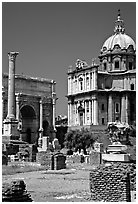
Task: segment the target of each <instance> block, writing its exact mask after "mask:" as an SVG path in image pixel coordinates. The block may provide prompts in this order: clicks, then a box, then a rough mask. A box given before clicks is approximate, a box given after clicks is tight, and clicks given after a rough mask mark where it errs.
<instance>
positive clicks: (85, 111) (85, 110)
mask: <svg viewBox="0 0 138 204" xmlns="http://www.w3.org/2000/svg"><path fill="white" fill-rule="evenodd" d="M86 103H87V102H86V101H85V102H84V104H85V105H84V106H85V125H87V105H86Z"/></svg>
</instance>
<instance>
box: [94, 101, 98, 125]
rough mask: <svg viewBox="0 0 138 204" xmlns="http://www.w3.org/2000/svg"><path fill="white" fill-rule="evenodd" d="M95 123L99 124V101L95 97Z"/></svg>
mask: <svg viewBox="0 0 138 204" xmlns="http://www.w3.org/2000/svg"><path fill="white" fill-rule="evenodd" d="M94 125H98V101H97V98H95V99H94Z"/></svg>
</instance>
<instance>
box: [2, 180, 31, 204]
mask: <svg viewBox="0 0 138 204" xmlns="http://www.w3.org/2000/svg"><path fill="white" fill-rule="evenodd" d="M2 202H32V198H31V195H30V194H29V193H28V192H27V190H26V184H25V183H24V181H23V180H13V181H12V182H11V183H3V184H2Z"/></svg>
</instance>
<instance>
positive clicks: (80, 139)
mask: <svg viewBox="0 0 138 204" xmlns="http://www.w3.org/2000/svg"><path fill="white" fill-rule="evenodd" d="M96 139H97V138H96V137H95V136H94V134H92V132H90V131H89V130H88V129H84V128H83V129H81V130H70V131H69V132H68V133H66V135H65V146H66V147H67V148H68V149H72V148H74V149H75V152H76V151H78V150H79V152H80V151H81V149H83V151H84V153H85V154H86V149H87V148H88V147H90V146H92V145H93V143H94V142H95V140H96Z"/></svg>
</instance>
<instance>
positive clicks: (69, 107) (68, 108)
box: [68, 103, 70, 126]
mask: <svg viewBox="0 0 138 204" xmlns="http://www.w3.org/2000/svg"><path fill="white" fill-rule="evenodd" d="M69 108H70V106H69V103H68V126H70V109H69Z"/></svg>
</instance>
